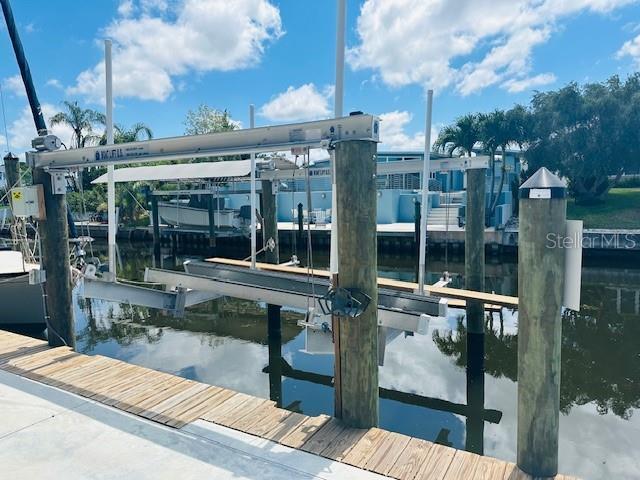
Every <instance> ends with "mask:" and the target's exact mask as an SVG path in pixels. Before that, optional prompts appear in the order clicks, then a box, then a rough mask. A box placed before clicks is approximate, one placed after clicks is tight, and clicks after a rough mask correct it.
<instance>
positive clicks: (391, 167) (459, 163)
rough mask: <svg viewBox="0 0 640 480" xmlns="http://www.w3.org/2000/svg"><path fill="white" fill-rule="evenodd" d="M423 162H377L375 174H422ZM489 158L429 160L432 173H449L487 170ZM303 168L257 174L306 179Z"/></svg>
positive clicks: (320, 171) (324, 172) (319, 173)
mask: <svg viewBox="0 0 640 480" xmlns="http://www.w3.org/2000/svg"><path fill="white" fill-rule="evenodd" d="M423 165H424V161H423V160H422V159H411V160H404V161H401V162H378V164H377V174H378V175H392V174H407V173H422V167H423ZM488 166H489V157H487V156H478V157H470V158H469V157H452V158H443V159H440V160H431V171H432V172H450V171H452V170H463V171H464V170H469V169H476V168H488ZM305 170H306V169H304V168H295V169H284V170H262V171H261V172H259V177H260V178H261V179H263V180H291V179H296V178H300V179H303V178H306V173H305ZM309 176H310V177H311V178H316V177H329V176H331V169H330V168H328V167H327V168H325V167H320V168H314V167H311V168H309Z"/></svg>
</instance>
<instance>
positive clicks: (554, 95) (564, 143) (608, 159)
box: [525, 73, 640, 204]
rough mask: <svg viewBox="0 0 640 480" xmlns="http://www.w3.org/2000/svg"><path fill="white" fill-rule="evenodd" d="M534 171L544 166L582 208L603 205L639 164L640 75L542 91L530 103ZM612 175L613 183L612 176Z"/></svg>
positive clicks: (530, 159)
mask: <svg viewBox="0 0 640 480" xmlns="http://www.w3.org/2000/svg"><path fill="white" fill-rule="evenodd" d="M531 112H532V114H533V117H534V121H533V132H532V133H533V135H532V138H531V140H530V142H529V148H528V149H527V150H526V154H525V158H526V161H527V164H528V166H529V170H530V171H535V170H537V169H538V168H539V167H540V166H546V167H547V168H549V169H550V170H553V171H556V172H558V173H559V174H560V175H562V176H564V177H566V178H567V179H568V180H569V189H570V193H571V195H572V196H573V197H574V198H575V199H576V202H578V203H584V204H587V203H594V202H599V201H602V199H603V198H604V196H605V195H606V194H607V192H608V191H609V188H611V186H612V185H615V184H616V182H617V181H618V180H619V178H620V177H621V176H622V174H623V173H624V171H625V169H627V168H630V167H633V166H636V165H638V164H639V162H640V73H636V74H634V75H632V76H631V77H629V78H628V79H627V80H626V81H624V82H622V81H621V80H620V78H619V77H618V76H613V77H611V78H610V79H609V80H607V81H606V82H603V83H592V84H587V85H584V86H583V87H580V86H579V85H578V84H577V83H570V84H569V85H567V86H566V87H564V88H561V89H560V90H557V91H551V92H538V93H536V94H535V95H534V97H533V99H532V101H531ZM610 176H613V177H614V179H613V181H610V180H609V177H610Z"/></svg>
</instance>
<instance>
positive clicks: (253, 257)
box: [249, 104, 264, 269]
mask: <svg viewBox="0 0 640 480" xmlns="http://www.w3.org/2000/svg"><path fill="white" fill-rule="evenodd" d="M249 126H250V127H251V128H254V127H255V126H256V125H255V108H254V106H253V104H251V105H249ZM263 234H264V231H263ZM251 268H253V269H255V268H256V154H255V153H252V154H251Z"/></svg>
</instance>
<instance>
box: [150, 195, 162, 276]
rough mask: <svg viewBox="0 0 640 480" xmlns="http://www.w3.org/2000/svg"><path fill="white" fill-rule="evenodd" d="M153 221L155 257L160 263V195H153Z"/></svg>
mask: <svg viewBox="0 0 640 480" xmlns="http://www.w3.org/2000/svg"><path fill="white" fill-rule="evenodd" d="M151 222H152V223H153V258H154V260H155V261H156V263H157V264H158V265H159V264H160V242H161V238H160V214H159V213H158V197H157V196H155V195H152V196H151Z"/></svg>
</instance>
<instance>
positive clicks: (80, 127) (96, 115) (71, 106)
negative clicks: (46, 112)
mask: <svg viewBox="0 0 640 480" xmlns="http://www.w3.org/2000/svg"><path fill="white" fill-rule="evenodd" d="M62 103H63V105H64V106H65V109H66V111H65V112H58V113H56V114H55V115H54V116H53V117H51V118H50V119H49V122H50V123H51V126H55V125H67V126H69V127H71V129H72V130H73V135H72V137H71V145H69V147H70V148H83V147H86V146H89V145H91V144H93V143H98V140H99V137H98V136H97V135H95V134H94V132H93V129H94V127H96V126H98V125H104V124H105V117H104V115H103V114H102V113H100V112H97V111H95V110H91V109H89V108H82V107H80V106H79V105H78V102H75V101H74V102H69V101H66V100H65V101H64V102H62Z"/></svg>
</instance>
